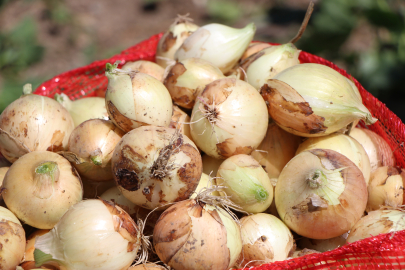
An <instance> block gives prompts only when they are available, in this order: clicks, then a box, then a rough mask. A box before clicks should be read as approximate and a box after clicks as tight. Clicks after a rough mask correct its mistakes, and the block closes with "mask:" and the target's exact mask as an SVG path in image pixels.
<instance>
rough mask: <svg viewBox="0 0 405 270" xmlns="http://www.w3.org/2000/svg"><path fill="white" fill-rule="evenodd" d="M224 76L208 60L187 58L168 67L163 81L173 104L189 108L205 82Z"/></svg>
mask: <svg viewBox="0 0 405 270" xmlns="http://www.w3.org/2000/svg"><path fill="white" fill-rule="evenodd" d="M224 77H225V76H224V75H223V74H222V72H221V70H219V68H217V67H216V66H214V65H212V64H211V63H210V62H208V61H205V60H203V59H199V58H187V59H184V60H182V61H179V62H177V63H175V64H174V65H173V66H171V67H170V69H169V70H168V73H167V76H166V77H165V79H164V82H163V83H164V85H165V86H166V88H167V90H169V93H170V95H171V97H172V99H173V101H174V103H175V104H177V105H179V106H181V107H183V108H186V109H191V108H193V106H194V102H195V99H196V97H197V96H199V95H200V94H201V92H202V91H203V90H204V87H205V86H206V85H207V84H209V83H211V82H213V81H215V80H217V79H221V78H224Z"/></svg>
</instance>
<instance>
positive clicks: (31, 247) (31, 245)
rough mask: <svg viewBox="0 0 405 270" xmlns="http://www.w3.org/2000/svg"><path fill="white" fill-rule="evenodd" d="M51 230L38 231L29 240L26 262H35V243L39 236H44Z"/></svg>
mask: <svg viewBox="0 0 405 270" xmlns="http://www.w3.org/2000/svg"><path fill="white" fill-rule="evenodd" d="M49 231H50V230H49V229H44V230H36V231H34V232H33V233H32V234H30V236H28V238H27V243H26V246H25V255H24V261H33V260H34V250H35V241H36V239H37V237H38V236H41V235H44V234H46V233H47V232H49Z"/></svg>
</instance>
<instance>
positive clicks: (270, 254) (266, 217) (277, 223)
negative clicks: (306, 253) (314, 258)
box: [238, 213, 295, 267]
mask: <svg viewBox="0 0 405 270" xmlns="http://www.w3.org/2000/svg"><path fill="white" fill-rule="evenodd" d="M240 224H241V235H242V243H243V247H242V253H241V255H240V257H239V259H238V264H239V266H240V267H248V266H258V265H261V264H264V263H271V262H275V261H284V260H285V259H287V258H288V257H290V256H291V255H292V253H293V252H294V249H295V244H294V239H293V236H292V234H291V232H290V229H288V227H287V226H286V225H285V224H284V223H283V222H282V221H281V220H279V219H278V218H276V217H275V216H273V215H270V214H265V213H259V214H254V215H249V216H245V217H243V218H241V220H240Z"/></svg>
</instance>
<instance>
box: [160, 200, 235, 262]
mask: <svg viewBox="0 0 405 270" xmlns="http://www.w3.org/2000/svg"><path fill="white" fill-rule="evenodd" d="M153 245H154V248H155V251H156V253H157V255H158V256H159V258H160V260H161V261H162V262H164V263H165V264H167V265H169V266H170V267H172V268H174V269H176V270H183V269H216V270H226V269H229V268H230V267H231V266H233V265H234V263H235V262H236V260H237V258H238V257H239V254H240V252H241V250H242V240H241V233H240V229H239V225H238V224H237V222H236V221H235V220H234V219H233V217H232V216H231V215H230V214H228V212H226V211H224V210H223V209H222V208H220V207H215V206H212V205H210V204H206V203H204V202H201V201H196V200H193V199H191V200H185V201H181V202H178V203H176V204H174V205H172V206H171V207H169V208H168V209H167V210H166V211H164V212H163V214H162V215H161V216H160V217H159V219H158V221H157V223H156V226H155V229H154V231H153Z"/></svg>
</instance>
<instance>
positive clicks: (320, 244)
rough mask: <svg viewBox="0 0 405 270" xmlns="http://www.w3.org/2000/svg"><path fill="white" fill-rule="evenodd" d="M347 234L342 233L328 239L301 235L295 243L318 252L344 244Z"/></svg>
mask: <svg viewBox="0 0 405 270" xmlns="http://www.w3.org/2000/svg"><path fill="white" fill-rule="evenodd" d="M347 236H348V234H347V233H344V234H342V235H339V236H337V237H333V238H330V239H310V238H306V237H302V238H301V239H300V240H299V241H298V242H297V245H298V247H300V248H302V249H312V250H316V251H319V252H326V251H330V250H333V249H336V248H338V247H341V246H343V245H345V244H346V238H347Z"/></svg>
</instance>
